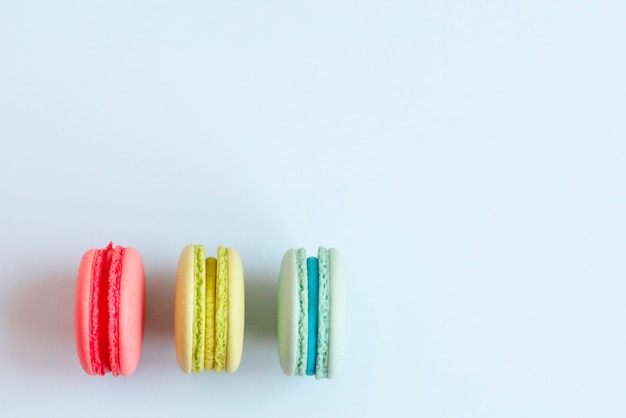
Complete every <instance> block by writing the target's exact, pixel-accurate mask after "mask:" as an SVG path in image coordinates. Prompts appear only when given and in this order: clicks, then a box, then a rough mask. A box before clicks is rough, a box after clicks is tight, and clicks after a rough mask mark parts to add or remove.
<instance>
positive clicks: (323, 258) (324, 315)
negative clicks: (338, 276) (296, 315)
mask: <svg viewBox="0 0 626 418" xmlns="http://www.w3.org/2000/svg"><path fill="white" fill-rule="evenodd" d="M317 258H318V260H319V300H318V305H317V312H318V314H317V316H318V323H317V358H316V359H315V378H316V379H325V378H326V377H327V374H328V340H329V335H330V333H329V330H330V318H329V316H330V280H329V279H330V274H329V270H328V268H329V264H330V263H329V254H328V250H327V249H326V248H324V247H319V249H318V253H317Z"/></svg>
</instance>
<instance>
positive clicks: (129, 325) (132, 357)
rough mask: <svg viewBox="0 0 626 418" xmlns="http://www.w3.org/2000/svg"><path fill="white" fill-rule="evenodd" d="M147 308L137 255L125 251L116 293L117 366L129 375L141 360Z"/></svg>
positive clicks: (142, 271)
mask: <svg viewBox="0 0 626 418" xmlns="http://www.w3.org/2000/svg"><path fill="white" fill-rule="evenodd" d="M145 306H146V280H145V274H144V268H143V262H142V260H141V256H140V255H139V252H138V251H137V250H135V249H134V248H130V247H129V248H126V250H125V252H124V262H123V264H122V275H121V278H120V291H119V336H118V337H119V338H118V340H119V365H120V373H121V374H122V375H124V376H128V375H130V374H132V373H133V372H134V371H135V369H136V368H137V365H138V364H139V359H140V357H141V348H142V345H143V328H144V318H145V314H144V313H145Z"/></svg>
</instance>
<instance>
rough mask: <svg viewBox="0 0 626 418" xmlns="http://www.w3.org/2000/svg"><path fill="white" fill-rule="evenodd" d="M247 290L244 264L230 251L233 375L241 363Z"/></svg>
mask: <svg viewBox="0 0 626 418" xmlns="http://www.w3.org/2000/svg"><path fill="white" fill-rule="evenodd" d="M244 295H245V290H244V280H243V264H242V263H241V257H239V253H237V251H236V250H235V249H233V248H229V249H228V344H227V350H226V371H227V372H228V373H232V372H234V371H235V370H237V368H238V367H239V363H241V355H242V353H243V330H244V323H245V296H244Z"/></svg>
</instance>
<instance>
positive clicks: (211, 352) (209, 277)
mask: <svg viewBox="0 0 626 418" xmlns="http://www.w3.org/2000/svg"><path fill="white" fill-rule="evenodd" d="M216 276H217V259H216V258H215V257H209V258H207V259H206V305H205V323H204V330H205V331H204V368H205V369H207V370H213V366H214V364H215V279H216Z"/></svg>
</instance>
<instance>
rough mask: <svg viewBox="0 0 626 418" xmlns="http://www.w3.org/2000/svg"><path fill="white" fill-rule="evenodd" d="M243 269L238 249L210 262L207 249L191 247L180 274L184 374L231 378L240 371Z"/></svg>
mask: <svg viewBox="0 0 626 418" xmlns="http://www.w3.org/2000/svg"><path fill="white" fill-rule="evenodd" d="M244 315H245V313H244V280H243V265H242V263H241V258H240V257H239V254H238V253H237V251H236V250H235V249H233V248H225V247H221V246H220V247H218V249H217V257H216V258H215V257H208V258H207V257H206V254H205V248H204V245H194V244H189V245H187V246H186V247H185V248H183V251H182V252H181V254H180V259H179V261H178V270H177V272H176V298H175V302H174V336H175V346H176V360H177V361H178V366H179V367H180V369H181V370H182V371H183V372H185V373H201V372H203V371H204V370H213V371H215V372H223V371H226V372H228V373H232V372H234V371H235V370H237V368H238V367H239V363H240V362H241V355H242V352H243V334H244Z"/></svg>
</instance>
